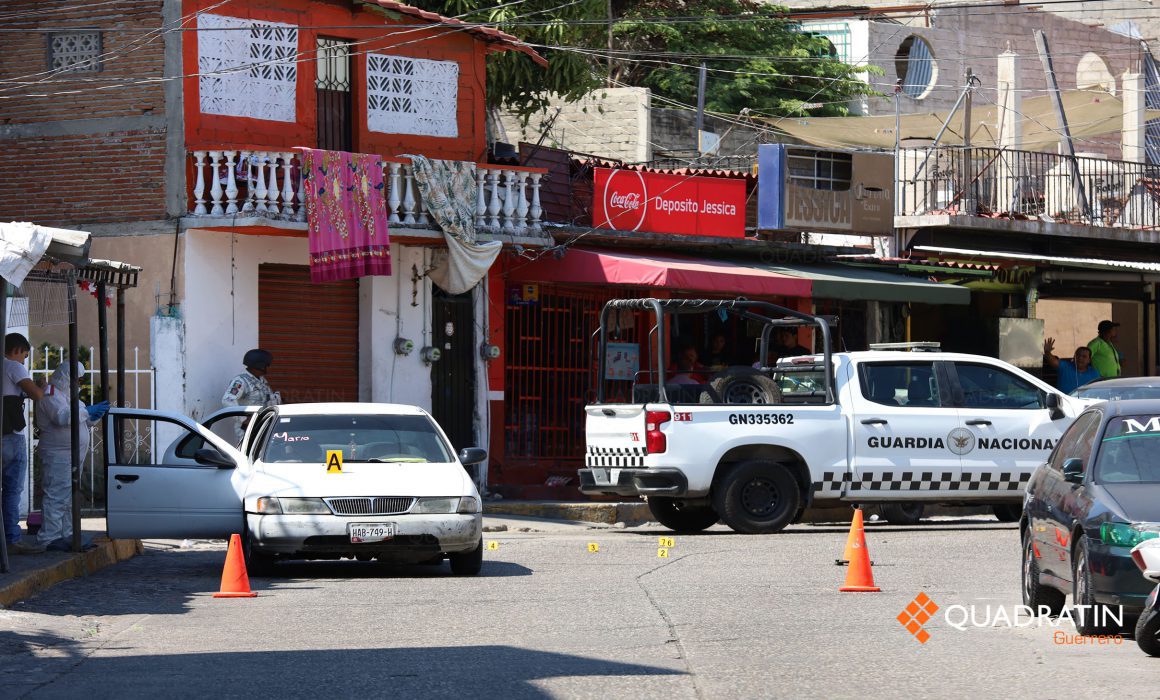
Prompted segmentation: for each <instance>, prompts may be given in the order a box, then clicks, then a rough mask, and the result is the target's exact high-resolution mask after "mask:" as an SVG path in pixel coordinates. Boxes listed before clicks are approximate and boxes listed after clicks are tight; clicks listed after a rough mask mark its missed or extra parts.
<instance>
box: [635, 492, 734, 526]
mask: <svg viewBox="0 0 1160 700" xmlns="http://www.w3.org/2000/svg"><path fill="white" fill-rule="evenodd" d="M648 509H649V512H651V513H652V515H653V517H654V518H656V519H657V522H658V523H660V524H661V525H664V526H665V527H667V528H669V529H670V530H673V531H674V532H679V533H688V532H700V531H702V530H704V529H706V528H709V527H712V526H713V525H716V524H717V521H718V520H720V519H721V518H720V517H719V516H718V515H717V511H715V510H713V508H712V506H709V505H707V504H698V505H690V504H688V503H687V502H686V501H685V500H684V499H680V498H664V497H661V496H649V498H648Z"/></svg>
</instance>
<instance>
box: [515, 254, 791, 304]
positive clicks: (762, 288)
mask: <svg viewBox="0 0 1160 700" xmlns="http://www.w3.org/2000/svg"><path fill="white" fill-rule="evenodd" d="M508 279H510V280H512V281H516V282H541V283H545V284H551V283H558V284H603V285H608V284H617V285H625V286H633V287H661V288H664V289H682V290H688V291H697V292H716V293H722V294H728V295H744V296H786V297H807V298H808V297H810V296H811V293H812V283H811V282H810V280H808V279H804V278H801V277H792V276H790V275H782V274H778V273H776V272H771V271H769V270H761V269H758V268H755V267H747V266H745V265H739V264H736V263H729V262H724V261H722V260H698V259H694V258H684V257H672V256H662V255H650V254H642V253H620V252H612V251H604V250H600V251H597V250H592V249H585V248H569V249H568V250H567V251H566V252H565V253H564V257H562V258H556V257H554V256H552V255H551V254H548V255H545V256H544V257H542V258H540V259H539V260H536V261H534V262H530V263H525V262H523V261H518V262H514V263H512V264H511V265H510V267H509V270H508Z"/></svg>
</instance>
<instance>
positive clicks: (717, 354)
mask: <svg viewBox="0 0 1160 700" xmlns="http://www.w3.org/2000/svg"><path fill="white" fill-rule="evenodd" d="M704 364H705V366H706V367H708V368H709V369H711V370H713V371H714V372H719V371H721V370H723V369H725V368H726V367H728V366H729V352H728V351H727V350H726V349H725V334H724V333H722V332H720V331H717V332H716V333H714V334H713V337H712V338H711V339H710V340H709V347H708V348H706V349H705V362H704Z"/></svg>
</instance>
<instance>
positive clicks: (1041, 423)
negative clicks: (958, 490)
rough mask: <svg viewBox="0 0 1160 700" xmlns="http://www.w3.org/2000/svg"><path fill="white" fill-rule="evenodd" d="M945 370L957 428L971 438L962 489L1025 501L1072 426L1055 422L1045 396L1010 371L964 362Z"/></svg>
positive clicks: (1004, 368)
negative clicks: (951, 383)
mask: <svg viewBox="0 0 1160 700" xmlns="http://www.w3.org/2000/svg"><path fill="white" fill-rule="evenodd" d="M947 367H948V376H950V377H951V379H952V380H953V381H954V382H955V386H954V389H953V390H954V392H955V397H956V399H957V401H956V402H957V403H958V404H959V409H958V411H959V423H960V426H959V427H960V428H961V429H962V430H963V431H965V432H967V433H969V434H970V436H971V440H970V441H969V442H968V443H967V444H966V447H965V450H964V451H963V454H962V469H963V479H962V480H963V484H964V486H963V488H965V489H967V490H971V491H983V492H987V495H991V496H1020V495H1022V492H1023V489H1024V487H1026V485H1027V481H1028V480H1029V479H1030V478H1031V472H1033V471H1034V470H1035V468H1036V467H1038V466H1039V465H1040V464H1042V463H1043V462H1044V460H1046V459H1047V456H1048V454H1050V453H1051V449H1052V448H1053V447H1055V442H1056V441H1057V440H1059V436H1060V435H1061V434H1062V433H1063V429H1064V428H1066V427H1067V426H1068V425H1069V424H1070V421H1068V420H1058V421H1057V420H1052V418H1051V411H1050V410H1048V408H1047V406H1046V402H1045V397H1046V394H1045V393H1044V390H1043V389H1041V388H1040V387H1038V386H1036V385H1035V384H1033V383H1032V382H1031V381H1030V380H1029V379H1027V378H1024V377H1021V376H1019V375H1017V374H1015V373H1014V372H1012V371H1010V370H1009V369H1007V368H1006V367H1000V366H997V365H992V364H988V363H986V362H960V361H956V362H954V363H953V364H952V363H948V365H947ZM976 495H982V494H976Z"/></svg>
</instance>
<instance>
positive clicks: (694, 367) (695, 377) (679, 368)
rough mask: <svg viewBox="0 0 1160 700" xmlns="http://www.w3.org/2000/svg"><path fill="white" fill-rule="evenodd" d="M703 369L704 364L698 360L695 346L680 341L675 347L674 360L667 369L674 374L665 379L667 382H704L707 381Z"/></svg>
mask: <svg viewBox="0 0 1160 700" xmlns="http://www.w3.org/2000/svg"><path fill="white" fill-rule="evenodd" d="M704 369H705V366H704V365H702V364H701V363H700V362H699V361H698V355H697V348H696V347H694V346H693V344H692V343H682V344H681V345H680V346H679V347H678V348H677V355H676V361H675V362H674V363H673V365H672V366H670V367H669V370H668V371H669V372H670V373H674V372H675V374H672V375H671V376H670V378H669V379H668V380H667V381H668V383H669V384H704V383H705V382H706V381H708V377H706V376H705V374H704V372H703V370H704Z"/></svg>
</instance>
